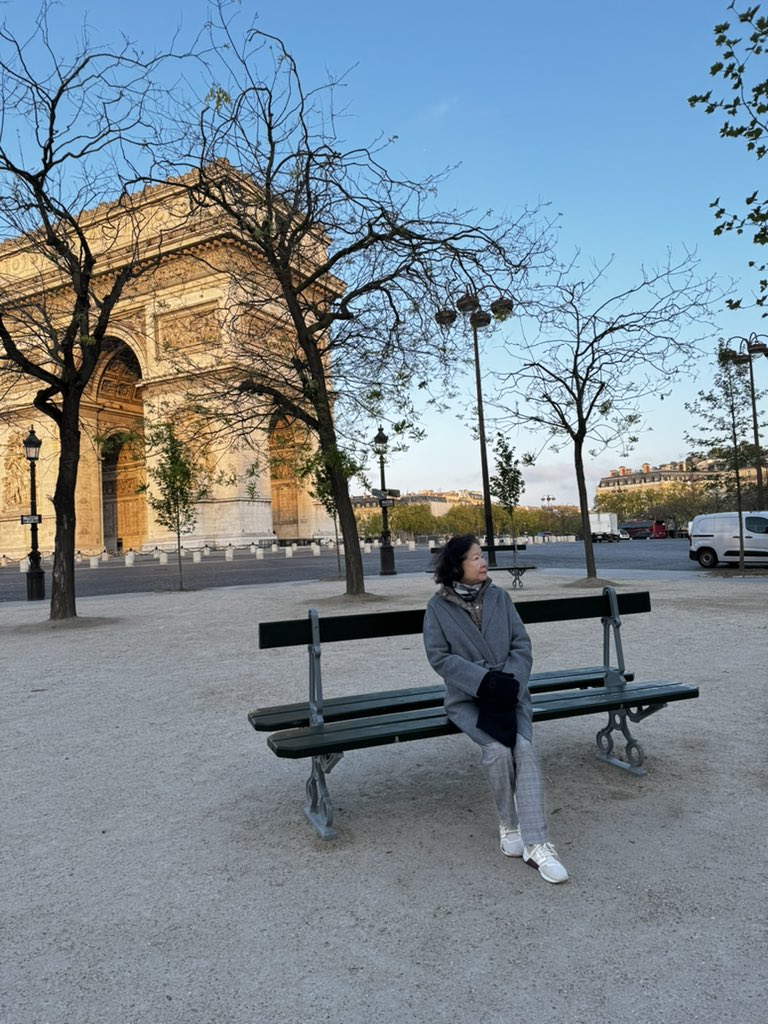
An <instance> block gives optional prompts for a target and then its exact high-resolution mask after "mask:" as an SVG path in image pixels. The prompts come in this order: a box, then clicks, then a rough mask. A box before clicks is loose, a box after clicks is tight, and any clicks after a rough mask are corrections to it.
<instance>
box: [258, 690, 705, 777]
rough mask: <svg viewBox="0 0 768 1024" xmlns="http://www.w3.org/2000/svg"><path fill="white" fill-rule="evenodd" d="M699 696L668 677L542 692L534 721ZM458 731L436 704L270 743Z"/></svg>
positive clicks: (380, 739) (343, 741) (377, 741)
mask: <svg viewBox="0 0 768 1024" xmlns="http://www.w3.org/2000/svg"><path fill="white" fill-rule="evenodd" d="M698 695H699V689H698V687H697V686H689V685H686V684H684V683H670V682H663V681H653V682H644V683H635V684H631V685H629V686H627V687H626V688H625V689H621V690H600V689H597V690H572V691H567V692H561V693H547V694H537V695H534V698H533V720H534V721H545V720H547V719H553V718H570V717H574V716H576V715H589V714H594V713H597V712H601V711H617V710H619V709H620V708H631V707H639V706H650V705H659V704H667V703H670V702H671V701H678V700H688V699H690V698H693V697H698ZM458 731H459V730H458V729H457V728H456V726H455V725H454V724H453V723H452V722H451V721H450V720H449V719H448V718H447V716H446V714H445V710H444V709H443V708H442V707H435V708H423V709H420V710H415V711H406V712H401V713H399V714H391V715H377V716H375V717H372V718H359V719H356V720H353V721H350V720H345V721H341V722H328V723H326V724H325V725H322V726H308V727H306V728H301V729H289V730H286V731H284V732H278V733H275V734H274V735H272V736H269V737H268V739H267V743H268V745H269V747H270V749H271V750H273V751H274V753H275V754H277V756H278V757H289V758H302V757H311V756H313V755H322V754H333V753H340V752H343V751H348V750H358V749H361V748H363V747H371V746H383V745H384V744H388V743H397V742H405V741H407V740H416V739H425V738H428V737H432V736H446V735H449V734H450V733H456V732H458Z"/></svg>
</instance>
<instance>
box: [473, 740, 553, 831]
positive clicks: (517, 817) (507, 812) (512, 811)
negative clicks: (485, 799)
mask: <svg viewBox="0 0 768 1024" xmlns="http://www.w3.org/2000/svg"><path fill="white" fill-rule="evenodd" d="M480 747H481V751H482V755H481V760H482V765H483V768H484V769H485V775H486V778H487V779H488V785H489V786H490V787H491V792H492V793H493V799H494V800H495V801H496V808H497V810H498V812H499V821H500V822H501V823H502V824H503V825H511V826H512V827H515V826H519V828H520V833H521V835H522V838H523V842H524V843H525V844H526V846H531V845H532V844H533V843H546V842H547V824H546V820H545V818H544V804H543V798H542V789H541V772H540V771H539V759H538V758H537V756H536V751H535V750H534V749H533V744H532V743H531V741H530V740H527V739H526V738H525V737H524V736H520V735H518V737H517V742H516V743H515V749H514V752H513V751H512V750H510V748H509V747H505V746H504V744H503V743H497V742H496V741H495V740H494V741H493V742H491V743H483V744H481V745H480Z"/></svg>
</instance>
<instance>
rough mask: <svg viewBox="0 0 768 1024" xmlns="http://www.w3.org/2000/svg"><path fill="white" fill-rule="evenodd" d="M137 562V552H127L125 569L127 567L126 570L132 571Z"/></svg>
mask: <svg viewBox="0 0 768 1024" xmlns="http://www.w3.org/2000/svg"><path fill="white" fill-rule="evenodd" d="M135 561H136V552H135V551H127V552H126V554H125V567H126V569H130V567H131V566H132V565H133V563H134V562H135Z"/></svg>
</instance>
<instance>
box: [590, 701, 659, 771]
mask: <svg viewBox="0 0 768 1024" xmlns="http://www.w3.org/2000/svg"><path fill="white" fill-rule="evenodd" d="M666 706H667V705H666V704H651V705H648V706H646V707H638V708H637V709H635V710H632V709H630V708H622V709H621V710H619V711H609V712H608V724H607V725H606V727H605V728H604V729H601V730H600V731H599V732H598V734H597V736H596V737H595V741H596V743H597V757H598V760H600V761H604V762H605V763H606V764H612V765H613V766H614V767H615V768H623V769H624V771H627V772H631V774H632V775H646V774H647V769H646V768H645V767H643V765H644V762H645V751H644V750H643V748H642V746H641V745H640V742H639V740H636V739H635V737H634V736H633V735H632V733H631V732H630V731H629V726H628V725H627V722H628V721H630V722H642V720H643V719H644V718H647V717H648V716H649V715H653V714H655V712H657V711H661V709H662V708H665V707H666ZM614 732H620V733H621V734H622V736H623V737H624V739H625V740H626V746H625V748H624V753H625V757H626V760H622V759H621V758H620V757H615V756H613V735H612V734H613V733H614Z"/></svg>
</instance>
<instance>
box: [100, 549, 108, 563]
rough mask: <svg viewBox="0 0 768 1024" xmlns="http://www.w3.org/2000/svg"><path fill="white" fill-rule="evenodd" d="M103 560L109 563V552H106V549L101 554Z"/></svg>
mask: <svg viewBox="0 0 768 1024" xmlns="http://www.w3.org/2000/svg"><path fill="white" fill-rule="evenodd" d="M101 560H102V562H108V561H109V552H108V551H107V550H106V548H105V549H104V551H102V552H101Z"/></svg>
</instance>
